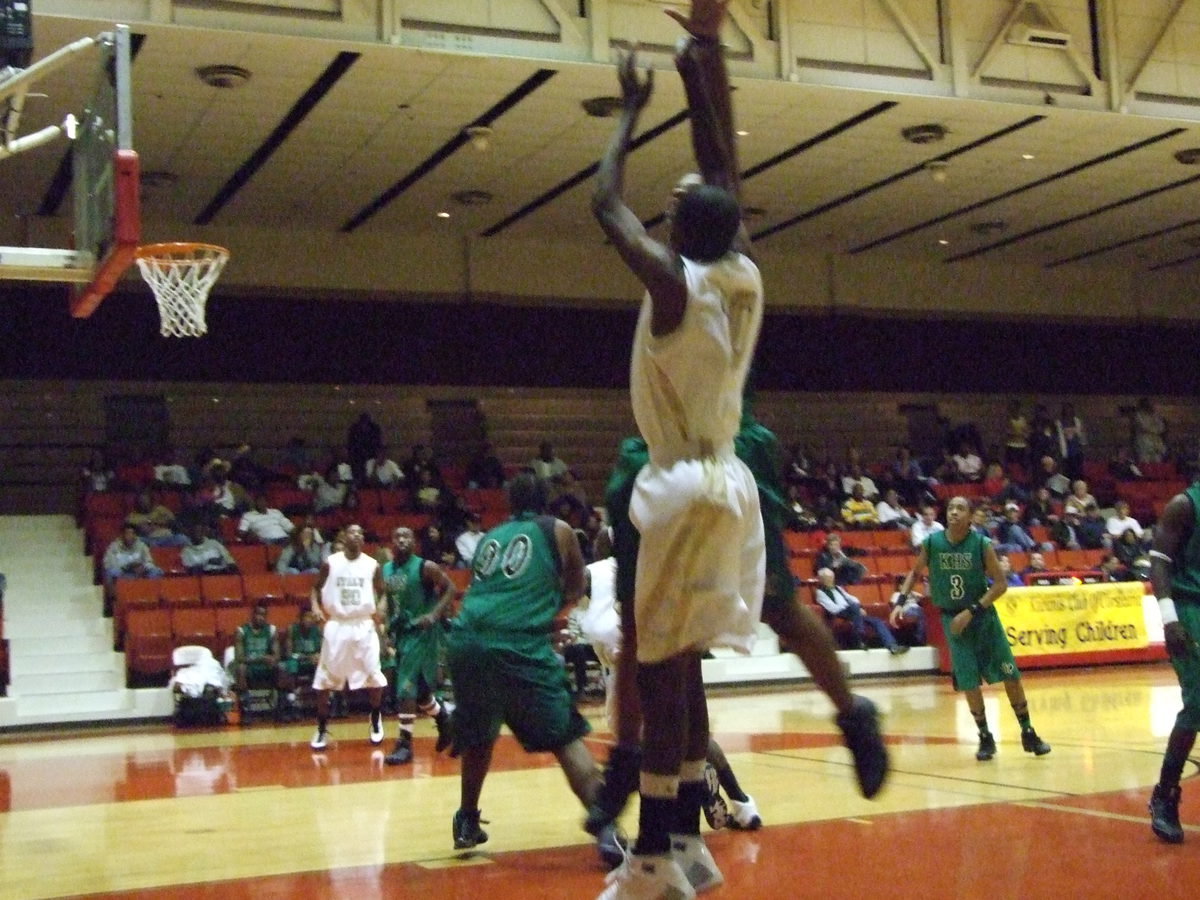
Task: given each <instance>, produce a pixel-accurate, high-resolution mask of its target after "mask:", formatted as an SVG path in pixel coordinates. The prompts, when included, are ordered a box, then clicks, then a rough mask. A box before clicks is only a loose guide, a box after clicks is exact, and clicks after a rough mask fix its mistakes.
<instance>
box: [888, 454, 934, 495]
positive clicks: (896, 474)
mask: <svg viewBox="0 0 1200 900" xmlns="http://www.w3.org/2000/svg"><path fill="white" fill-rule="evenodd" d="M891 477H892V485H893V486H894V487H895V488H896V490H897V491H899V492H900V496H901V497H902V498H903V499H904V502H905V503H906V504H908V505H909V506H918V505H919V504H921V503H923V502H924V500H925V494H926V492H927V491H928V489H929V488H930V487H931V485H930V482H931V481H932V479H930V478H926V477H925V473H924V472H922V471H921V464H920V463H919V462H917V460H916V459H915V458H914V457H913V455H912V448H911V447H909V446H908V444H901V445H900V446H899V447H897V448H896V458H895V459H894V460H892V465H891Z"/></svg>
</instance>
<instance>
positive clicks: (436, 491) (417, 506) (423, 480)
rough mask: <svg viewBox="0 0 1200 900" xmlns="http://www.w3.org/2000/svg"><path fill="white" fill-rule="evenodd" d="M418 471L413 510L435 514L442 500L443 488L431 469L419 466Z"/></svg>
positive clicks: (413, 495) (413, 494)
mask: <svg viewBox="0 0 1200 900" xmlns="http://www.w3.org/2000/svg"><path fill="white" fill-rule="evenodd" d="M416 472H417V480H416V481H415V482H413V489H412V506H413V511H414V512H421V513H428V514H430V515H434V514H436V513H437V511H438V509H439V508H440V505H441V502H442V489H441V488H440V487H439V486H438V485H437V483H436V482H435V481H434V478H433V472H432V471H431V470H430V469H426V468H419V469H417V470H416Z"/></svg>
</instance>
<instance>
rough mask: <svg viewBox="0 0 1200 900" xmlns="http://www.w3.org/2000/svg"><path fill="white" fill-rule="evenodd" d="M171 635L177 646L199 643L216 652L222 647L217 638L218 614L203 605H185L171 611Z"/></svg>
mask: <svg viewBox="0 0 1200 900" xmlns="http://www.w3.org/2000/svg"><path fill="white" fill-rule="evenodd" d="M171 635H172V638H173V639H174V641H175V646H176V647H182V646H184V645H186V644H199V645H200V646H201V647H207V648H208V649H209V650H211V651H213V653H214V654H216V653H217V652H218V651H219V650H220V649H221V647H220V643H219V641H218V640H217V614H216V612H215V611H213V610H211V609H205V608H203V607H183V608H180V609H174V610H172V611H171Z"/></svg>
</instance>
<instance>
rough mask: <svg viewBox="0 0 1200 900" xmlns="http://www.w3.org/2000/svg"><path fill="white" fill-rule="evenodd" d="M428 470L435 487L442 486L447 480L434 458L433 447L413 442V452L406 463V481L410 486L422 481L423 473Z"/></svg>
mask: <svg viewBox="0 0 1200 900" xmlns="http://www.w3.org/2000/svg"><path fill="white" fill-rule="evenodd" d="M425 471H428V472H429V477H430V481H431V482H432V483H433V485H434V486H435V487H438V488H442V487H445V485H446V480H445V479H444V478H443V477H442V470H441V467H440V466H438V464H437V461H436V460H435V459H434V458H433V448H432V447H430V446H427V445H425V444H413V448H412V454H411V455H410V456H409V457H408V459H407V460H406V461H405V463H404V481H405V483H406V484H408V485H409V486H410V489H411V487H412V485H419V484H421V483H422V479H421V473H422V472H425Z"/></svg>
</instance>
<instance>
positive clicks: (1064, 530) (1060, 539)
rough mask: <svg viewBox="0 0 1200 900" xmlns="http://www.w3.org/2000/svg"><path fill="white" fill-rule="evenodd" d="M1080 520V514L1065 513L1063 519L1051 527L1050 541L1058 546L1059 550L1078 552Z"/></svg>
mask: <svg viewBox="0 0 1200 900" xmlns="http://www.w3.org/2000/svg"><path fill="white" fill-rule="evenodd" d="M1079 520H1080V516H1079V514H1078V513H1070V512H1066V511H1065V510H1064V511H1063V514H1062V517H1061V518H1059V519H1058V521H1056V522H1054V523H1053V524H1052V525H1051V526H1050V540H1052V541H1054V543H1055V544H1056V545H1057V546H1058V549H1059V550H1078V549H1080V547H1079Z"/></svg>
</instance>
